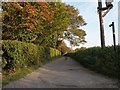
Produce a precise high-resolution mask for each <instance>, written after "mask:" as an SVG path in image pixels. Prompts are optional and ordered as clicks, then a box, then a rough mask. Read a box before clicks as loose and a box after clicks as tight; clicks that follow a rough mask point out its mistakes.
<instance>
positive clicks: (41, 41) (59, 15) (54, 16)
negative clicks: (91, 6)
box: [2, 2, 86, 48]
mask: <svg viewBox="0 0 120 90" xmlns="http://www.w3.org/2000/svg"><path fill="white" fill-rule="evenodd" d="M2 9H3V10H2V19H3V20H2V21H3V23H2V26H3V28H2V34H3V36H2V39H3V40H19V41H23V42H29V43H34V44H37V45H40V46H49V47H54V48H55V47H56V46H57V45H59V43H58V42H59V41H60V40H59V38H62V40H63V39H68V41H70V42H71V44H73V45H79V44H81V43H84V42H86V41H85V35H86V33H85V31H84V30H82V29H78V28H80V26H82V25H84V24H85V21H84V19H83V17H82V16H80V15H79V12H78V10H77V9H76V8H75V7H73V6H70V5H66V4H65V3H61V2H7V3H6V2H3V3H2ZM65 32H66V34H65Z"/></svg>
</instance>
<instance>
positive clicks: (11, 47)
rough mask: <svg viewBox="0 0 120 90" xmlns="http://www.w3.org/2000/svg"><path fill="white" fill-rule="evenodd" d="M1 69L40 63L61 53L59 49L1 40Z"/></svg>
mask: <svg viewBox="0 0 120 90" xmlns="http://www.w3.org/2000/svg"><path fill="white" fill-rule="evenodd" d="M0 43H2V51H3V54H2V69H3V70H12V69H17V68H19V69H20V68H23V67H27V66H31V65H42V64H43V63H45V62H47V61H50V60H51V58H53V57H56V56H59V55H61V53H60V51H58V50H56V49H53V48H50V47H42V46H36V45H34V44H32V43H25V42H20V41H16V40H15V41H13V40H3V41H1V42H0Z"/></svg>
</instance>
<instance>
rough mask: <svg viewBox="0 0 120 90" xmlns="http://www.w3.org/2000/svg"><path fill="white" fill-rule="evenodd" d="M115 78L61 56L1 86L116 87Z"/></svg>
mask: <svg viewBox="0 0 120 90" xmlns="http://www.w3.org/2000/svg"><path fill="white" fill-rule="evenodd" d="M117 87H118V83H117V80H113V79H110V78H108V77H106V76H103V75H100V74H97V73H94V72H93V71H90V70H88V69H86V68H84V67H82V66H81V65H80V64H79V63H77V62H76V61H74V60H73V59H71V58H69V57H67V58H66V57H61V58H59V59H57V60H56V61H53V62H50V63H48V64H46V65H45V66H43V67H41V68H39V69H38V70H36V71H35V72H33V73H31V74H28V75H27V76H25V77H23V78H21V79H20V80H17V81H13V82H11V83H9V84H8V85H6V86H4V87H3V88H117Z"/></svg>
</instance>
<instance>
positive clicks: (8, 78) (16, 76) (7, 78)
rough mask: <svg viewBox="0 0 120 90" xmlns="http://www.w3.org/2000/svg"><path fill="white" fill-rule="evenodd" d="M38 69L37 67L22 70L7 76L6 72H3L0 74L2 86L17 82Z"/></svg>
mask: <svg viewBox="0 0 120 90" xmlns="http://www.w3.org/2000/svg"><path fill="white" fill-rule="evenodd" d="M38 68H39V66H32V67H27V68H22V69H21V70H19V71H16V72H14V73H10V74H8V72H6V71H3V72H2V85H3V86H4V85H6V84H8V83H9V82H11V81H14V80H18V79H20V78H22V77H24V76H25V75H27V74H29V73H31V72H33V71H34V70H36V69H38Z"/></svg>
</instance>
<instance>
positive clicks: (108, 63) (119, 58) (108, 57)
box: [68, 46, 120, 79]
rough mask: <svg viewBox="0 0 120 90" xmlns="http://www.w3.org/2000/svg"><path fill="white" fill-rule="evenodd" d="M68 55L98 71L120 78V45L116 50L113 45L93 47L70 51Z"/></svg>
mask: <svg viewBox="0 0 120 90" xmlns="http://www.w3.org/2000/svg"><path fill="white" fill-rule="evenodd" d="M68 56H70V57H72V58H74V59H75V60H77V61H78V62H79V63H80V64H82V65H83V66H85V67H87V68H90V69H92V70H94V71H96V72H99V73H103V74H105V75H108V76H110V77H115V78H118V79H120V46H117V50H116V51H114V49H113V47H105V48H104V49H101V48H100V47H92V48H87V49H83V50H79V51H77V52H75V53H70V54H68Z"/></svg>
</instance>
